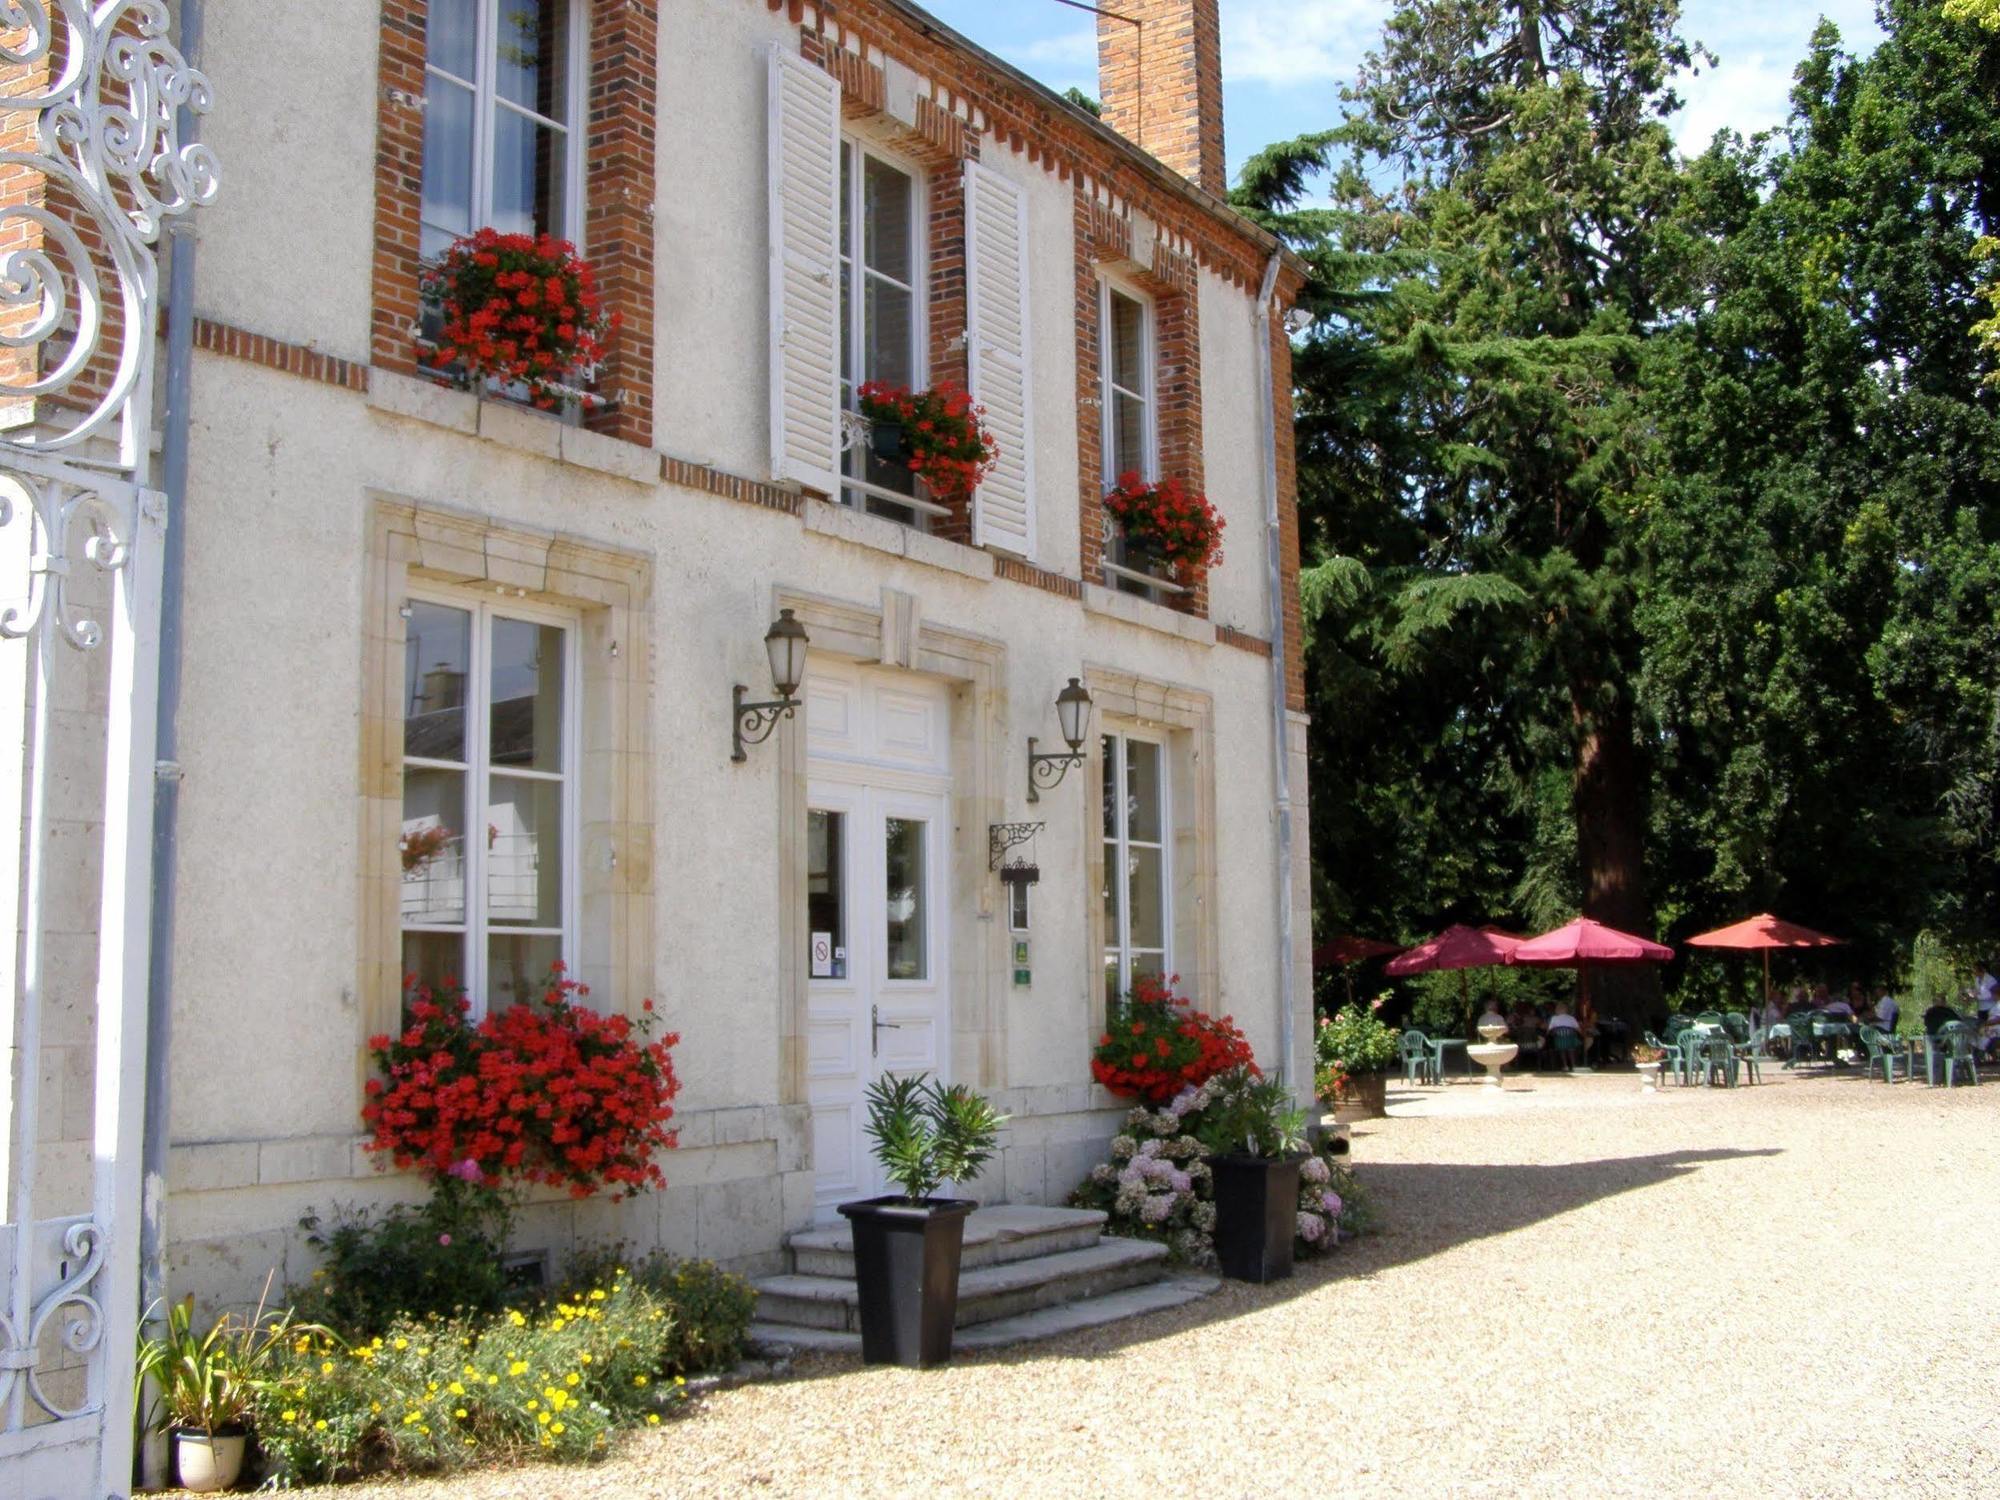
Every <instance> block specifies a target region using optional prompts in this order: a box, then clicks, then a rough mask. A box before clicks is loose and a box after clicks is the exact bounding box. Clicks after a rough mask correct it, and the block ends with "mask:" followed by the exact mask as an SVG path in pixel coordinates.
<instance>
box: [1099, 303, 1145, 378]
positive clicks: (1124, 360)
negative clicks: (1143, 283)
mask: <svg viewBox="0 0 2000 1500" xmlns="http://www.w3.org/2000/svg"><path fill="white" fill-rule="evenodd" d="M1105 345H1106V347H1107V348H1109V349H1110V351H1111V379H1112V382H1113V383H1114V384H1116V385H1122V386H1123V387H1125V389H1126V390H1128V391H1133V392H1136V393H1137V394H1139V395H1141V396H1144V395H1146V394H1147V386H1148V385H1149V383H1150V382H1148V381H1147V379H1146V366H1145V353H1146V310H1145V308H1144V307H1142V306H1141V305H1140V304H1139V303H1137V302H1134V301H1133V300H1132V299H1131V298H1130V297H1127V296H1124V295H1122V294H1120V293H1118V292H1113V293H1111V327H1110V329H1109V330H1108V337H1107V338H1106V339H1105Z"/></svg>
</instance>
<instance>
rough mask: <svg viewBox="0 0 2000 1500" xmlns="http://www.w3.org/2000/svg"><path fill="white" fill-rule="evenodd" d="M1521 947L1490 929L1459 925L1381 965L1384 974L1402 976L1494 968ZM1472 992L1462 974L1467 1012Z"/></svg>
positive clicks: (1461, 990)
mask: <svg viewBox="0 0 2000 1500" xmlns="http://www.w3.org/2000/svg"><path fill="white" fill-rule="evenodd" d="M1520 946H1521V940H1520V939H1519V938H1514V937H1509V936H1508V935H1507V934H1506V933H1504V932H1495V931H1493V930H1492V929H1491V928H1487V929H1485V930H1481V929H1480V928H1477V927H1467V926H1466V925H1465V924H1464V923H1463V922H1460V923H1457V924H1455V925H1454V926H1451V927H1447V928H1445V930H1444V931H1443V932H1440V933H1439V934H1438V935H1437V936H1436V937H1434V938H1431V939H1430V940H1429V941H1428V942H1422V943H1419V944H1417V946H1416V947H1414V948H1412V949H1410V950H1409V951H1408V952H1407V953H1404V954H1403V955H1401V956H1400V957H1398V958H1392V959H1390V960H1389V961H1388V962H1387V963H1386V964H1384V965H1382V972H1383V973H1384V974H1393V975H1396V976H1398V977H1401V976H1402V975H1405V974H1429V973H1433V972H1436V971H1438V970H1443V969H1459V970H1465V969H1493V968H1498V967H1499V966H1500V965H1501V964H1504V963H1506V962H1507V961H1508V955H1510V954H1511V953H1513V951H1514V950H1515V949H1516V948H1518V947H1520ZM1471 990H1472V986H1471V983H1470V982H1469V981H1468V980H1467V978H1466V976H1465V975H1464V973H1462V972H1461V973H1460V974H1459V976H1458V993H1459V999H1460V1000H1461V1001H1462V1002H1463V1003H1464V1004H1465V1005H1466V1007H1467V1008H1468V1009H1470V1008H1471V1004H1472V994H1471Z"/></svg>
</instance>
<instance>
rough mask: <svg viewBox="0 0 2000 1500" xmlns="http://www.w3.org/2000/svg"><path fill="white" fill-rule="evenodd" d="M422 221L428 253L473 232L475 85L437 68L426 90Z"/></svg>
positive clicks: (421, 248)
mask: <svg viewBox="0 0 2000 1500" xmlns="http://www.w3.org/2000/svg"><path fill="white" fill-rule="evenodd" d="M423 221H424V235H423V243H422V244H421V245H420V246H419V247H418V248H419V251H420V253H422V254H424V255H426V256H436V255H440V254H442V253H443V251H444V249H445V247H446V246H448V245H449V244H450V243H451V242H452V240H454V239H455V238H457V237H458V236H459V235H461V234H470V233H471V232H472V90H471V89H469V88H463V87H461V86H460V85H458V84H456V83H453V82H452V81H451V80H450V79H448V78H440V77H438V75H437V74H435V73H433V74H431V75H430V79H429V83H428V86H427V87H426V89H425V91H424V207H423Z"/></svg>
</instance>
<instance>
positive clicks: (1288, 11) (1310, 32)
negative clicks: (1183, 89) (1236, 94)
mask: <svg viewBox="0 0 2000 1500" xmlns="http://www.w3.org/2000/svg"><path fill="white" fill-rule="evenodd" d="M1387 13H1388V7H1387V6H1386V5H1385V4H1384V3H1383V0H1223V6H1222V75H1223V78H1224V80H1225V82H1228V83H1237V82H1243V83H1264V84H1271V85H1274V86H1277V87H1293V86H1297V85H1300V84H1309V83H1326V84H1333V85H1339V84H1344V83H1348V82H1351V81H1352V80H1353V78H1354V74H1355V71H1356V69H1357V68H1358V66H1359V65H1360V62H1361V57H1362V54H1363V53H1365V52H1366V51H1367V50H1368V49H1369V47H1371V46H1373V45H1374V43H1375V41H1376V40H1377V39H1378V38H1379V37H1380V36H1381V33H1382V20H1383V17H1384V16H1385V15H1386V14H1387Z"/></svg>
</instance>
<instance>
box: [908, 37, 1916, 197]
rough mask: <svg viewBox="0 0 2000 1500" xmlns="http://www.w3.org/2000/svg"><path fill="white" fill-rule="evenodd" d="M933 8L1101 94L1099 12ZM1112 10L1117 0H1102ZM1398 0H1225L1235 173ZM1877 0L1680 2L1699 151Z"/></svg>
mask: <svg viewBox="0 0 2000 1500" xmlns="http://www.w3.org/2000/svg"><path fill="white" fill-rule="evenodd" d="M919 3H921V4H923V5H924V7H925V9H927V10H929V11H931V12H932V13H934V14H935V15H936V16H937V17H938V18H939V19H940V20H942V21H944V22H945V23H946V24H947V25H949V26H951V27H953V28H954V29H956V30H958V31H960V32H962V33H963V34H964V35H966V36H968V37H970V38H971V39H972V40H973V41H975V42H977V43H979V44H980V45H981V46H983V47H985V48H987V49H988V50H989V51H992V52H995V53H998V54H999V55H1000V56H1001V57H1004V58H1005V59H1007V61H1009V62H1011V63H1012V64H1014V66H1016V67H1017V68H1020V69H1021V70H1022V71H1023V72H1025V73H1028V74H1030V75H1032V76H1033V77H1035V78H1038V79H1040V80H1041V81H1042V82H1043V83H1046V84H1049V85H1051V86H1052V87H1054V88H1056V89H1064V88H1068V87H1069V86H1071V85H1072V84H1073V85H1075V86H1077V87H1079V88H1082V89H1084V90H1085V91H1086V92H1088V93H1092V94H1094V93H1096V92H1097V42H1096V32H1095V30H1094V26H1095V22H1094V21H1093V19H1092V17H1090V16H1089V15H1087V14H1085V13H1084V12H1082V11H1078V10H1072V9H1071V8H1069V7H1068V6H1066V5H1061V4H1058V3H1057V0H919ZM1103 3H1106V5H1107V8H1108V9H1113V10H1115V9H1116V8H1117V0H1103ZM1389 9H1390V0H1222V76H1223V100H1224V110H1225V112H1226V118H1225V120H1224V127H1223V128H1224V132H1225V135H1226V138H1227V140H1228V149H1229V168H1230V174H1231V176H1232V178H1233V177H1234V175H1235V171H1236V168H1237V167H1238V166H1239V165H1240V164H1241V163H1242V161H1243V158H1244V157H1246V156H1248V155H1249V154H1250V153H1251V152H1253V151H1255V150H1257V149H1258V148H1259V147H1262V146H1264V145H1266V144H1268V143H1269V142H1271V141H1274V140H1281V139H1284V138H1287V137H1289V136H1294V135H1298V134H1300V133H1302V132H1304V131H1307V130H1312V129H1316V128H1319V127H1322V126H1325V125H1328V124H1331V123H1333V121H1334V119H1335V117H1336V115H1337V112H1338V109H1339V94H1338V91H1339V89H1340V86H1341V85H1342V84H1344V83H1347V82H1348V81H1350V80H1351V79H1352V78H1353V76H1354V73H1355V69H1356V66H1357V64H1358V63H1359V62H1360V60H1361V56H1362V54H1363V53H1365V52H1366V51H1367V50H1368V49H1369V47H1370V46H1372V45H1373V44H1374V42H1375V39H1376V37H1377V36H1378V35H1379V33H1380V30H1381V25H1382V20H1383V17H1384V16H1386V15H1387V14H1388V12H1389ZM1874 11H1875V7H1874V3H1873V0H1821V3H1818V4H1797V3H1792V0H1683V5H1682V15H1683V21H1684V25H1683V32H1682V34H1683V35H1685V36H1687V37H1688V38H1689V39H1690V40H1695V41H1701V42H1704V43H1706V44H1707V46H1708V48H1709V50H1710V51H1711V52H1713V53H1715V54H1716V57H1717V65H1716V66H1715V67H1714V68H1713V69H1710V68H1704V69H1702V71H1701V74H1700V76H1699V77H1694V78H1689V79H1686V80H1685V81H1684V82H1683V83H1682V85H1681V93H1682V96H1683V97H1684V98H1685V99H1686V101H1687V108H1686V109H1684V110H1683V111H1682V112H1681V113H1680V115H1679V116H1677V117H1676V121H1675V132H1676V134H1677V135H1678V137H1679V139H1680V142H1681V145H1682V146H1683V148H1684V149H1688V150H1690V151H1698V150H1700V149H1701V148H1702V147H1704V146H1706V145H1707V144H1708V142H1709V139H1710V138H1711V137H1712V136H1713V135H1714V133H1715V132H1716V131H1717V130H1718V129H1720V128H1722V127H1724V126H1730V127H1733V128H1735V129H1737V130H1741V131H1743V132H1744V133H1746V134H1748V133H1749V132H1751V131H1753V130H1761V129H1763V128H1765V127H1766V126H1770V125H1776V124H1778V123H1780V122H1781V121H1782V120H1783V119H1784V115H1785V95H1786V92H1787V90H1788V89H1789V88H1790V86H1791V76H1792V69H1793V67H1794V66H1796V64H1797V63H1798V60H1799V59H1800V58H1801V57H1803V56H1804V55H1805V49H1806V42H1807V40H1808V39H1809V38H1810V37H1811V35H1812V30H1813V27H1814V25H1816V24H1817V22H1818V20H1819V17H1820V16H1821V15H1822V14H1824V15H1826V16H1827V17H1829V18H1830V19H1831V20H1832V21H1833V22H1834V23H1835V24H1836V25H1837V26H1839V27H1840V31H1841V35H1842V37H1843V38H1845V40H1846V41H1847V44H1848V45H1849V46H1850V47H1854V48H1857V49H1860V50H1866V49H1867V48H1868V47H1870V46H1872V45H1873V44H1874V42H1875V40H1876V39H1877V37H1878V36H1879V35H1880V33H1879V32H1878V31H1877V29H1876V27H1875V21H1874Z"/></svg>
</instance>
